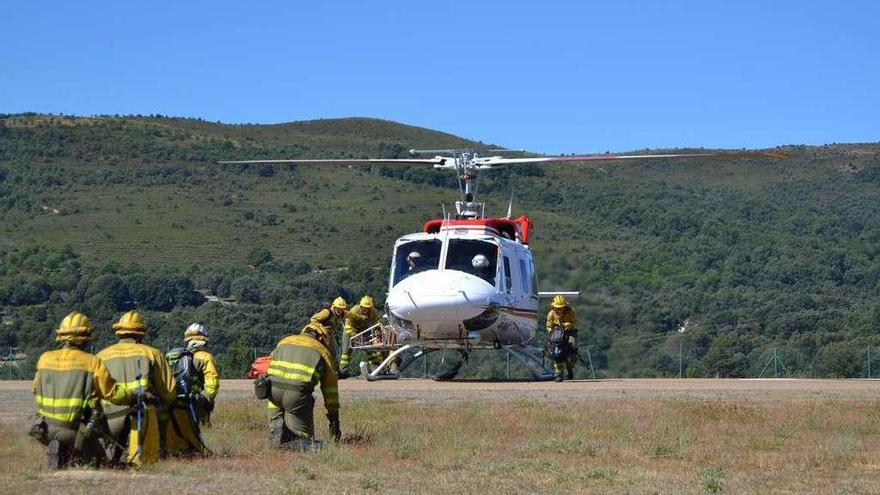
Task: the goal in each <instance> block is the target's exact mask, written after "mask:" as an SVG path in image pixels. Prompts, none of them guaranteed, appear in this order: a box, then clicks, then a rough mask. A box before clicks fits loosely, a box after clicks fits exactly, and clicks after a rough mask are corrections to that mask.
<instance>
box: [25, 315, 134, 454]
mask: <svg viewBox="0 0 880 495" xmlns="http://www.w3.org/2000/svg"><path fill="white" fill-rule="evenodd" d="M91 338H92V329H91V326H90V325H89V319H88V318H87V317H86V315H84V314H81V313H79V312H77V311H74V312H72V313H70V314H69V315H67V316H66V317H65V318H64V319H63V320H62V321H61V325H59V326H58V328H57V329H56V330H55V341H56V342H59V343H60V344H61V348H60V349H56V350H54V351H47V352H44V353H43V354H42V355H41V356H40V359H39V361H38V362H37V373H36V376H34V385H33V394H34V401H35V402H36V404H37V412H36V415H35V418H34V424H33V427H32V428H31V431H30V434H31V436H33V437H34V438H36V439H37V441H39V442H40V443H42V444H43V445H46V446H47V447H48V449H47V455H46V458H47V461H48V464H49V467H50V468H52V469H60V468H62V467H64V466H65V465H67V464H68V463H70V462H71V461H82V462H86V463H89V464H99V463H100V461H101V460H102V459H103V457H104V450H103V447H102V446H101V445H100V444H99V442H98V440H99V438H101V437H100V431H101V430H100V429H101V428H102V427H104V428H106V425H105V424H104V421H103V420H102V414H101V406H100V403H99V401H98V399H104V400H106V401H108V402H111V403H114V404H126V403H128V400H129V399H128V397H127V396H126V394H125V390H124V389H123V388H122V387H121V386H119V385H117V383H116V381H115V380H114V379H113V377H112V376H110V373H109V372H108V371H107V368H106V367H105V366H104V363H102V362H101V360H100V359H98V358H97V357H95V356H93V355H91V354H89V353H87V352H85V351H83V350H82V348H83V346H84V345H85V344H86V342H88V341H89V340H91ZM103 435H104V436H105V437H106V436H107V433H106V430H104V433H103Z"/></svg>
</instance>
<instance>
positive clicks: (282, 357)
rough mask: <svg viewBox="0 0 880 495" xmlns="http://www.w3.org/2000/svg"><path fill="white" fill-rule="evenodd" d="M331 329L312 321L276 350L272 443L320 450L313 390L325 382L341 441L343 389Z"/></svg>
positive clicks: (323, 390)
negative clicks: (340, 390)
mask: <svg viewBox="0 0 880 495" xmlns="http://www.w3.org/2000/svg"><path fill="white" fill-rule="evenodd" d="M330 338H332V336H331V334H330V329H329V328H327V327H326V326H324V325H322V324H320V323H315V322H312V323H309V324H308V325H306V326H305V327H304V328H303V329H302V332H301V333H300V334H299V335H290V336H287V337H285V338H284V339H282V340H281V342H279V343H278V346H277V347H276V348H275V350H274V351H272V354H271V355H270V361H269V371H268V373H267V375H268V379H269V384H270V390H269V397H268V399H269V445H270V446H272V447H275V448H288V449H294V450H316V449H319V448H320V447H321V443H320V442H319V441H316V440H314V438H315V420H314V408H315V398H314V397H313V396H312V392H314V390H315V385H317V384H318V383H319V382H320V384H321V393H322V394H323V396H324V406H325V407H326V408H327V419H328V420H329V421H330V433H331V434H332V435H333V439H334V440H335V441H339V439H340V437H341V436H342V433H341V431H340V427H339V391H338V389H337V378H336V366H335V363H334V360H333V356H332V355H331V354H330V351H329V349H328V347H329V346H328V344H329V339H330Z"/></svg>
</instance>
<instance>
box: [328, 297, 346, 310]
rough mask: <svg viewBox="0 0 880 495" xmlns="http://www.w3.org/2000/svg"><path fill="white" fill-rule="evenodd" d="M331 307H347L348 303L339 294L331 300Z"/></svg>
mask: <svg viewBox="0 0 880 495" xmlns="http://www.w3.org/2000/svg"><path fill="white" fill-rule="evenodd" d="M331 307H333V308H339V309H348V303H347V302H345V299H343V298H342V296H339V297H337V298H336V299H334V300H333V305H332V306H331Z"/></svg>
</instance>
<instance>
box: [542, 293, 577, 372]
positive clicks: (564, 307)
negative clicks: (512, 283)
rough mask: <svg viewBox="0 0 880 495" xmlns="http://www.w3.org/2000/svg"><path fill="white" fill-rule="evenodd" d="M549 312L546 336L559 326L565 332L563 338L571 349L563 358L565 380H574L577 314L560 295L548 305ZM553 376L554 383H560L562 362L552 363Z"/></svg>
mask: <svg viewBox="0 0 880 495" xmlns="http://www.w3.org/2000/svg"><path fill="white" fill-rule="evenodd" d="M550 308H551V309H550V312H549V313H547V322H546V328H547V334H548V335H549V334H550V332H552V331H553V328H555V327H557V326H560V327H562V328H563V329H564V330H565V338H566V339H567V340H568V345H569V347H570V349H571V352H569V353H568V355H567V356H566V357H565V359H564V362H565V368H566V370H567V378H568V379H569V380H571V379H572V378H574V365H575V362H576V361H577V354H576V353H575V352H574V350H575V349H576V347H575V342H576V338H577V314H576V312H575V310H574V308H572V307H571V305H570V304H568V301H566V300H565V297H563V296H562V295H561V294H559V295H556V296H555V297H554V298H553V301H552V302H551V303H550ZM553 374H554V378H555V379H556V381H562V362H559V361H554V363H553Z"/></svg>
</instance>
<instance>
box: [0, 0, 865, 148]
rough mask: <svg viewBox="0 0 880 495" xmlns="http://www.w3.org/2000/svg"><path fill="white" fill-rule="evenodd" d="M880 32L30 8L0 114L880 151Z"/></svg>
mask: <svg viewBox="0 0 880 495" xmlns="http://www.w3.org/2000/svg"><path fill="white" fill-rule="evenodd" d="M612 4H613V5H612ZM878 19H880V2H867V1H865V2H827V3H818V2H810V1H798V2H787V1H775V2H751V1H739V2H730V1H725V2H721V1H717V2H716V1H693V2H650V3H649V2H624V1H620V2H598V1H597V2H589V1H572V2H537V1H531V2H520V1H509V2H501V1H470V2H455V1H419V2H412V1H408V2H407V1H385V2H381V1H377V2H289V1H287V2H272V1H267V2H223V1H213V2H173V3H171V2H168V3H166V2H159V1H156V2H119V1H115V2H88V1H86V2H69V1H67V2H46V1H39V0H29V1H27V2H13V3H12V4H10V5H9V6H7V8H6V9H5V12H4V15H3V22H2V23H0V26H2V27H0V112H6V113H13V112H23V111H36V112H53V113H65V114H80V115H91V114H115V113H142V114H150V113H161V114H166V115H175V116H187V117H202V118H205V119H208V120H220V121H223V122H253V123H275V122H286V121H292V120H306V119H314V118H322V117H323V118H329V117H345V116H367V117H378V118H384V119H390V120H395V121H399V122H404V123H407V124H413V125H418V126H424V127H429V128H432V129H438V130H442V131H446V132H450V133H453V134H457V135H461V136H464V137H467V138H472V139H478V140H482V141H485V142H491V143H496V144H501V145H505V146H509V147H512V148H526V149H530V150H534V151H539V152H545V153H560V152H565V153H569V152H603V151H606V150H609V151H626V150H632V149H640V148H648V147H676V146H706V147H726V148H740V147H747V148H758V147H767V146H774V145H778V144H823V143H831V142H864V141H878V140H880V31H878V26H880V24H878Z"/></svg>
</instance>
